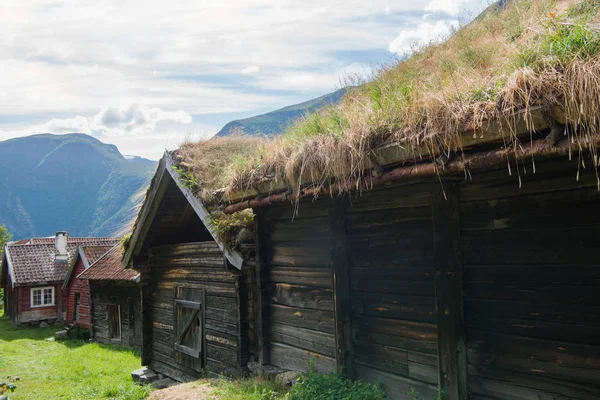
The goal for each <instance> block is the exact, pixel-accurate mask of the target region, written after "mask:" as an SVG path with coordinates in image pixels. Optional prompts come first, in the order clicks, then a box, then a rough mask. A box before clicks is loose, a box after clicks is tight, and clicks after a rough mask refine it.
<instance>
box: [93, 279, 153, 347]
mask: <svg viewBox="0 0 600 400" xmlns="http://www.w3.org/2000/svg"><path fill="white" fill-rule="evenodd" d="M90 303H91V327H90V337H91V338H92V339H93V340H95V341H97V342H100V343H109V344H110V343H113V344H114V343H119V344H122V345H125V346H141V345H142V337H143V333H142V329H141V321H142V312H141V300H140V287H139V285H137V284H133V283H121V282H106V281H90ZM113 305H118V306H119V310H120V317H121V338H120V339H119V340H115V339H111V338H110V336H109V315H108V314H109V311H108V309H109V307H110V306H113Z"/></svg>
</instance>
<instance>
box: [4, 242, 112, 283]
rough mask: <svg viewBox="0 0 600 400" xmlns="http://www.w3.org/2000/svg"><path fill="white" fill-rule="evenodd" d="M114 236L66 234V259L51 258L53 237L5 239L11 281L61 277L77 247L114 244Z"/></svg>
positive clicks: (53, 252)
mask: <svg viewBox="0 0 600 400" xmlns="http://www.w3.org/2000/svg"><path fill="white" fill-rule="evenodd" d="M117 243H119V239H118V238H72V237H70V236H68V237H67V254H68V257H67V259H66V260H55V256H56V248H55V247H54V238H33V239H31V240H30V241H28V242H27V243H26V244H22V242H13V243H9V244H8V245H7V246H6V259H7V260H8V263H9V267H10V268H11V273H12V275H13V277H14V284H32V283H41V282H56V281H63V280H64V279H65V277H66V275H67V272H68V270H69V267H70V265H71V262H72V261H73V258H74V257H75V254H76V252H77V248H78V246H80V245H85V246H99V245H100V246H107V245H109V246H114V245H115V244H117Z"/></svg>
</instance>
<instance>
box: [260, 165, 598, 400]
mask: <svg viewBox="0 0 600 400" xmlns="http://www.w3.org/2000/svg"><path fill="white" fill-rule="evenodd" d="M536 167H537V171H536V174H531V171H529V174H524V172H523V170H521V172H520V173H521V175H522V176H521V178H520V179H521V181H522V188H519V178H518V177H517V174H516V171H515V170H514V168H513V171H512V174H513V175H512V176H509V173H508V170H507V169H506V168H502V169H498V170H495V171H489V172H479V173H477V175H475V174H474V176H473V180H472V181H471V180H469V181H465V180H464V179H463V177H457V178H456V180H454V181H453V180H452V179H447V180H445V181H444V182H443V185H440V181H439V180H435V181H434V180H432V181H430V182H429V183H413V184H405V185H402V186H400V185H389V186H386V187H381V188H374V189H372V190H369V191H365V192H363V193H362V194H361V195H360V196H350V197H348V196H346V198H344V199H334V200H332V199H322V200H319V201H317V202H316V203H313V202H311V201H302V202H301V203H300V208H299V213H298V215H297V216H296V217H294V219H293V220H292V216H293V207H292V206H290V205H289V204H285V205H277V206H268V207H265V208H262V209H256V210H255V212H256V213H257V214H258V215H257V218H258V221H259V224H258V226H259V229H258V238H259V263H258V264H259V274H258V277H259V278H260V281H259V283H260V287H261V289H262V290H261V292H260V293H261V294H262V298H263V302H262V305H263V306H262V307H261V312H262V314H263V316H262V318H261V321H262V325H263V329H262V344H263V346H264V348H266V349H267V351H266V352H265V354H266V356H265V357H264V358H263V362H264V363H266V364H268V363H269V362H270V363H271V364H275V365H278V366H281V367H284V368H290V369H300V370H305V369H306V368H307V363H308V362H307V358H311V357H316V361H317V366H318V367H319V368H320V369H321V370H323V371H326V370H329V369H331V368H333V367H335V365H336V364H337V365H338V366H341V367H343V368H344V369H345V372H346V373H347V374H348V375H350V376H352V377H355V378H359V379H363V380H367V381H371V382H379V383H380V384H381V385H382V386H383V388H384V389H385V390H386V391H387V393H388V394H389V396H390V397H391V398H392V399H410V398H412V397H411V396H409V395H408V392H409V391H411V390H413V389H414V390H416V391H417V392H419V393H420V396H421V398H423V399H434V398H436V396H438V384H439V385H440V386H441V390H442V392H443V398H444V399H461V400H463V399H467V398H468V399H473V400H484V399H485V400H500V399H515V400H516V399H530V398H540V399H545V398H548V399H554V398H560V399H597V398H600V339H599V337H600V336H599V335H598V333H599V332H600V320H598V316H599V315H600V311H599V310H600V294H599V292H598V284H599V283H600V261H598V257H597V255H598V252H599V250H600V242H599V241H598V239H597V237H598V235H597V233H598V231H599V230H600V213H598V207H599V206H600V193H599V191H598V189H597V180H596V176H595V174H594V172H593V171H587V173H585V174H584V172H586V171H580V177H579V180H577V179H576V178H575V174H576V173H577V171H576V169H575V168H576V167H575V166H574V163H569V162H568V161H567V160H564V159H563V160H554V161H547V162H544V163H541V162H539V163H537V165H536ZM340 209H341V210H342V211H340ZM260 221H262V222H260ZM261 224H262V227H261ZM332 229H334V230H340V229H341V230H343V232H342V233H337V234H334V232H333V231H332ZM340 244H343V245H344V246H345V249H346V254H345V255H344V254H341V253H343V252H339V251H337V250H336V249H338V248H339V246H340ZM330 267H332V268H330ZM261 271H262V272H261ZM344 271H346V274H344ZM345 276H346V277H345ZM332 277H334V279H332ZM345 291H346V293H344V292H345ZM332 292H333V293H336V296H334V297H332V296H331V293H332ZM344 296H346V297H347V298H349V300H350V303H351V305H350V307H349V310H348V307H347V306H346V305H345V304H344V298H343V297H344ZM340 297H341V298H340ZM438 310H441V311H440V312H438ZM332 311H333V315H335V318H334V320H333V321H332V320H331V317H332ZM348 325H349V326H350V327H351V329H348ZM438 355H439V356H438Z"/></svg>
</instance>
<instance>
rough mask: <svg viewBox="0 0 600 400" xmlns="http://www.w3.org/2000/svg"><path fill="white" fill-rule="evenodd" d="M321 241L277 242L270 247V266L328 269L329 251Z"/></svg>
mask: <svg viewBox="0 0 600 400" xmlns="http://www.w3.org/2000/svg"><path fill="white" fill-rule="evenodd" d="M324 246H325V245H324V242H323V241H304V242H278V243H275V244H273V246H271V264H272V265H282V266H286V265H290V266H296V265H298V266H305V267H322V268H327V267H329V257H330V255H329V249H328V248H327V247H324Z"/></svg>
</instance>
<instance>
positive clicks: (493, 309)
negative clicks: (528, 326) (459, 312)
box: [464, 299, 600, 326]
mask: <svg viewBox="0 0 600 400" xmlns="http://www.w3.org/2000/svg"><path fill="white" fill-rule="evenodd" d="M464 304H465V314H467V315H471V314H474V315H485V316H487V317H489V318H516V319H521V320H525V319H527V320H533V321H549V322H559V323H573V324H578V323H584V324H586V325H594V326H600V306H591V305H585V306H584V305H582V304H556V303H550V302H548V303H540V302H526V301H505V300H485V299H465V300H464Z"/></svg>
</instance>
